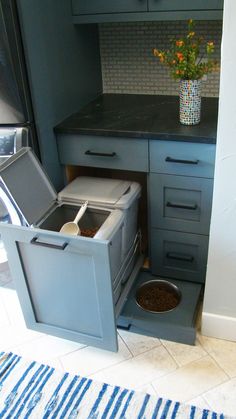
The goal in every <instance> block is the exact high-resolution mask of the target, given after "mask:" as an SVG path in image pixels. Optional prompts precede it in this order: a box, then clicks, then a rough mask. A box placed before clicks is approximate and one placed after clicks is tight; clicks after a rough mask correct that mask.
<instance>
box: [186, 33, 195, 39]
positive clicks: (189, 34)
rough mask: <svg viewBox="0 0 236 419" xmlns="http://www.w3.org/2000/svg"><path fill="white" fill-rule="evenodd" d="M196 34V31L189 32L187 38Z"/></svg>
mask: <svg viewBox="0 0 236 419" xmlns="http://www.w3.org/2000/svg"><path fill="white" fill-rule="evenodd" d="M194 35H195V32H189V33H188V35H187V38H192V37H193V36H194Z"/></svg>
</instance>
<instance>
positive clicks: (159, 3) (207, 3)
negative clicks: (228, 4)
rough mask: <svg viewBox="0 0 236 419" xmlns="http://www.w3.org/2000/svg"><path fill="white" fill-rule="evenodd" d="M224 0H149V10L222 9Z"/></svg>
mask: <svg viewBox="0 0 236 419" xmlns="http://www.w3.org/2000/svg"><path fill="white" fill-rule="evenodd" d="M222 8H223V0H192V1H189V0H148V10H149V11H177V10H218V9H219V10H220V9H222Z"/></svg>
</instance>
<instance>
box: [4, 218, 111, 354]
mask: <svg viewBox="0 0 236 419" xmlns="http://www.w3.org/2000/svg"><path fill="white" fill-rule="evenodd" d="M1 234H2V238H3V241H4V244H5V246H6V250H7V253H8V258H9V264H10V269H11V272H12V275H13V278H14V280H15V283H16V289H17V293H18V296H19V299H20V303H21V307H22V311H23V314H24V318H25V321H26V324H27V326H28V327H29V328H31V329H34V330H36V331H39V332H43V333H47V334H51V335H55V336H58V337H61V338H64V339H70V340H74V341H77V342H79V343H82V344H85V345H92V346H97V347H100V348H104V349H107V350H111V351H117V332H116V325H115V315H114V305H113V291H112V284H111V274H110V266H109V249H108V246H109V243H108V242H105V241H95V240H94V241H93V240H90V239H83V238H78V237H76V238H73V237H69V238H68V237H66V236H62V237H59V236H58V234H57V233H54V232H48V231H45V230H39V229H31V228H27V227H16V226H13V225H4V226H1ZM35 238H37V239H36V242H34V243H32V242H31V241H32V239H35ZM64 239H65V240H64ZM63 244H66V247H65V248H64V249H63ZM55 246H59V248H57V247H55Z"/></svg>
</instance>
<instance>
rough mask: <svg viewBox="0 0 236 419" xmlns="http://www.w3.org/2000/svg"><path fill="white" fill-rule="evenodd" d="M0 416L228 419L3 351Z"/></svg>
mask: <svg viewBox="0 0 236 419" xmlns="http://www.w3.org/2000/svg"><path fill="white" fill-rule="evenodd" d="M0 418H8V419H10V418H17V419H18V418H25V419H26V418H34V419H46V418H49V419H54V418H60V419H62V418H65V419H74V418H82V419H95V418H96V419H98V418H99V419H100V418H101V419H105V418H107V419H108V418H112V419H113V418H115V419H149V418H150V419H156V418H158V419H175V418H180V419H187V418H188V419H200V418H201V419H226V418H227V419H228V418H229V416H225V415H224V414H217V413H214V412H211V411H209V410H202V409H199V408H196V407H195V406H187V405H184V404H181V403H179V402H174V401H171V400H166V399H162V398H158V397H155V396H150V395H149V394H143V393H139V392H135V391H132V390H127V389H124V388H121V387H118V386H111V385H108V384H103V383H98V382H95V381H93V380H91V379H89V378H85V377H80V376H78V375H73V374H69V373H63V372H61V371H56V370H55V369H54V368H52V367H49V366H47V365H43V364H39V363H37V362H35V361H33V362H30V361H28V360H25V359H23V358H21V357H20V356H18V355H14V354H13V353H4V352H0Z"/></svg>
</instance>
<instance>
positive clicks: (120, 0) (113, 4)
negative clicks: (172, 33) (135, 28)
mask: <svg viewBox="0 0 236 419" xmlns="http://www.w3.org/2000/svg"><path fill="white" fill-rule="evenodd" d="M72 9H73V14H75V15H88V14H102V13H130V12H146V11H147V0H90V1H88V0H72Z"/></svg>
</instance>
